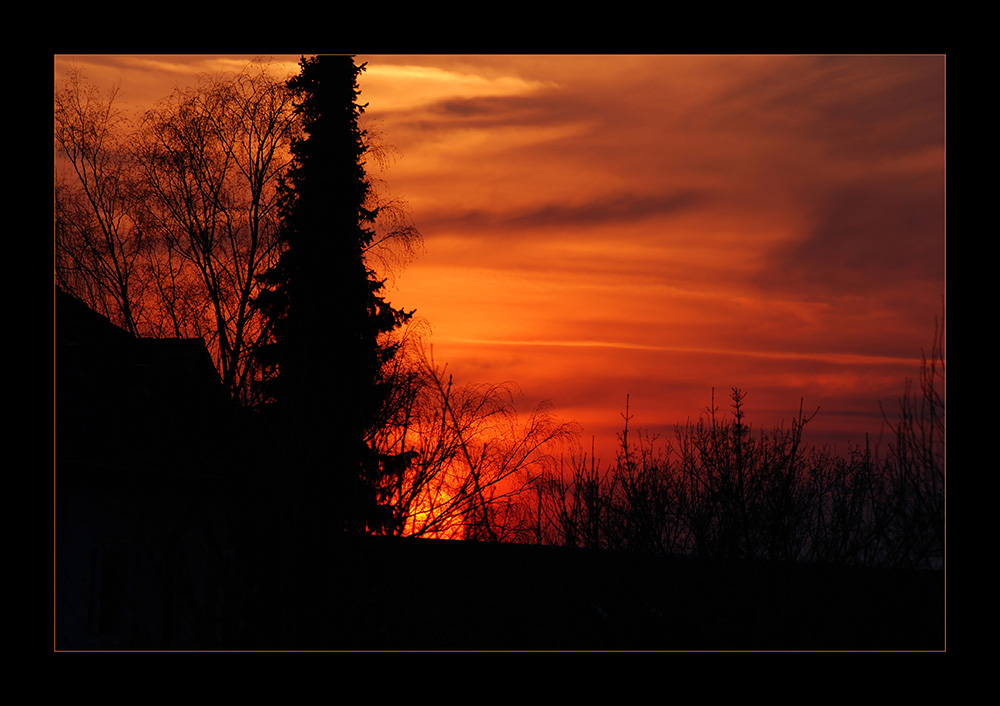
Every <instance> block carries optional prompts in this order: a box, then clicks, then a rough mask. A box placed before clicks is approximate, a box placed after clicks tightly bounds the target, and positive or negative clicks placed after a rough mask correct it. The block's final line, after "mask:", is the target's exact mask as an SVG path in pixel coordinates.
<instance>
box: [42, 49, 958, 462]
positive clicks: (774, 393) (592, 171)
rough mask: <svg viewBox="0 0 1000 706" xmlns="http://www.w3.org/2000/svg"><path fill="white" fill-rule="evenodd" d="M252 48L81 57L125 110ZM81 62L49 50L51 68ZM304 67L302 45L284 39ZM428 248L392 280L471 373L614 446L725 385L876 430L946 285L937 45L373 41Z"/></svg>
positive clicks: (372, 65) (853, 437) (810, 433)
mask: <svg viewBox="0 0 1000 706" xmlns="http://www.w3.org/2000/svg"><path fill="white" fill-rule="evenodd" d="M250 58H251V57H248V56H237V57H216V56H212V57H209V56H140V57H137V56H128V57H127V56H78V57H73V62H74V63H75V64H76V65H77V66H79V67H80V68H83V69H84V71H85V72H86V74H87V76H88V78H89V79H90V80H91V81H93V82H97V83H101V84H110V83H112V82H114V81H121V98H122V99H123V100H125V101H127V102H128V104H129V105H130V106H132V107H137V106H142V105H145V104H148V103H149V102H151V101H152V100H155V99H157V98H160V97H163V96H165V95H166V94H167V93H169V91H170V89H171V87H172V86H173V85H174V84H175V83H178V84H180V85H186V84H188V83H190V82H192V80H193V78H194V76H195V74H196V73H197V72H199V71H206V70H207V71H213V72H214V71H219V70H224V69H226V68H232V69H239V68H241V67H242V66H243V65H244V64H245V63H246V62H247V60H248V59H250ZM68 59H69V57H56V62H55V68H56V77H57V78H59V76H60V75H61V72H62V71H63V70H64V68H65V67H66V66H67V65H68V63H69V62H68ZM275 59H276V60H277V61H279V62H287V63H282V64H281V65H282V66H285V67H286V69H287V71H289V72H291V71H295V70H296V64H297V61H298V56H287V55H283V56H276V57H275ZM358 61H359V63H360V62H361V61H365V62H368V68H367V71H366V72H365V73H364V74H362V77H361V80H360V87H361V91H362V95H361V99H362V102H368V103H369V107H368V112H367V114H366V115H367V117H368V118H370V119H372V120H374V121H378V125H379V129H380V130H381V131H382V132H383V133H384V135H385V139H386V141H387V142H389V143H390V144H392V145H394V146H395V147H397V148H398V149H399V150H400V152H401V155H402V156H401V158H400V159H399V161H397V162H396V163H395V164H394V165H393V166H392V167H391V169H389V171H388V172H386V173H385V174H384V177H385V179H386V180H387V182H388V185H389V187H390V188H391V190H392V193H393V194H394V195H398V196H401V197H403V198H405V199H407V200H408V201H409V204H410V207H411V211H412V217H413V219H414V222H415V224H416V225H417V227H418V228H419V229H420V231H421V232H422V233H423V236H424V241H425V252H424V253H423V254H421V256H420V257H419V258H418V259H416V260H415V261H414V262H412V263H411V264H410V265H409V267H408V268H407V269H406V270H405V271H404V272H403V273H402V275H401V276H400V277H399V278H398V279H397V280H396V281H395V283H394V285H393V288H392V289H391V291H390V294H389V299H390V301H391V302H392V303H393V304H394V305H395V306H399V307H403V308H406V309H411V308H415V309H417V312H418V315H419V316H421V317H424V318H425V319H426V320H427V321H428V322H429V323H430V326H431V328H432V335H431V339H430V340H431V342H432V343H433V345H434V353H435V358H436V359H437V360H438V361H439V362H447V363H448V364H449V371H451V372H453V373H454V374H455V375H456V378H457V379H458V380H460V381H469V382H501V381H504V380H512V381H515V382H516V383H517V384H518V385H519V386H520V388H521V389H522V391H523V393H524V397H523V399H522V400H521V402H520V404H519V406H520V407H521V408H522V409H523V411H525V412H527V411H528V409H529V408H530V407H531V406H532V405H533V404H534V403H535V402H537V401H539V400H541V399H548V400H551V402H552V403H553V404H554V405H555V408H556V411H557V413H558V414H559V415H560V416H561V417H562V418H563V419H564V420H567V421H569V420H575V421H577V422H579V423H581V424H582V425H583V430H584V433H583V437H582V440H584V442H585V446H586V447H587V449H588V450H589V446H590V438H591V436H592V435H593V436H596V445H597V448H598V455H599V456H600V457H601V458H602V459H603V460H606V461H610V460H613V454H614V441H615V434H616V432H617V431H619V430H620V428H621V413H622V412H623V411H624V406H625V399H626V395H628V396H629V398H630V411H631V414H632V415H633V416H634V418H633V421H632V425H633V427H642V428H644V429H650V430H651V431H656V432H661V433H664V434H666V435H669V434H670V433H671V429H672V425H673V423H674V422H683V421H684V420H685V419H687V418H689V417H690V418H696V417H697V416H698V414H699V413H700V412H701V411H702V410H703V409H704V408H705V406H706V405H707V404H708V403H709V401H710V396H711V391H712V388H713V387H714V388H716V390H717V392H716V397H717V402H722V404H723V406H725V402H726V398H727V395H728V390H729V388H730V387H731V386H734V385H738V386H740V387H742V388H743V389H745V390H746V391H747V393H748V396H747V399H746V403H745V404H746V408H747V410H748V413H749V415H750V421H751V422H752V423H753V424H754V425H755V426H760V425H772V424H776V423H779V422H781V421H782V420H783V421H784V422H785V423H786V425H787V424H788V423H789V422H790V420H791V418H792V417H793V416H794V414H795V413H796V412H797V410H798V407H799V399H800V398H805V408H806V410H807V411H811V410H814V409H815V408H816V407H817V406H818V407H820V408H821V409H820V413H819V415H818V416H817V417H816V418H815V419H814V420H813V422H812V423H811V424H810V426H809V427H807V433H806V439H807V441H809V440H811V441H814V442H816V443H827V442H830V443H837V445H838V448H845V447H846V443H847V442H863V441H864V434H865V432H871V433H872V434H873V435H878V433H879V431H880V429H881V421H880V420H881V413H880V411H879V402H880V401H881V402H882V403H883V405H884V406H885V407H886V409H887V410H889V411H892V410H894V409H895V404H896V402H895V400H896V399H897V398H898V396H899V395H900V394H901V393H902V391H903V385H904V379H905V378H906V377H910V378H915V377H916V375H917V373H918V370H919V360H920V354H921V349H922V348H923V349H928V348H929V346H930V345H931V343H932V338H933V333H934V323H935V317H936V316H939V315H940V313H941V297H942V295H943V294H944V291H945V283H944V270H945V266H944V260H945V213H944V200H945V177H944V171H945V170H944V165H945V146H944V121H945V59H944V57H942V56H884V57H876V56H868V57H865V56H860V57H838V56H631V55H630V56H606V55H601V56H523V55H515V56H486V55H482V56H470V57H461V56H452V55H444V56H366V55H361V56H359V57H358Z"/></svg>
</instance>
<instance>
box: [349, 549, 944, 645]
mask: <svg viewBox="0 0 1000 706" xmlns="http://www.w3.org/2000/svg"><path fill="white" fill-rule="evenodd" d="M347 553H348V554H349V555H350V556H349V558H348V559H346V560H345V568H349V570H350V573H351V574H352V575H353V576H354V577H355V580H354V581H352V582H351V583H352V584H353V586H354V587H353V588H351V589H350V590H349V591H348V592H347V593H346V595H345V598H346V600H344V601H343V602H342V603H341V605H342V607H343V613H342V619H343V622H342V624H341V626H340V629H339V630H338V632H339V633H340V634H342V635H343V636H344V637H343V640H342V642H341V644H338V645H332V647H336V648H344V649H422V650H427V649H482V650H497V649H500V650H507V649H520V650H531V649H541V650H594V649H599V650H763V649H775V650H943V649H944V647H945V629H944V628H945V600H944V575H943V573H942V572H897V571H881V570H862V569H850V570H848V569H843V568H839V569H833V568H828V567H819V566H768V565H751V564H746V563H728V564H727V563H720V562H713V561H704V560H698V559H695V558H692V557H652V556H628V555H622V554H615V553H607V552H593V551H586V550H577V549H568V548H560V547H544V546H525V545H506V544H500V545H495V544H481V543H476V544H473V543H465V542H448V541H435V540H391V539H388V540H387V539H379V538H367V539H365V540H362V541H361V542H359V544H358V545H356V547H355V548H354V549H353V550H348V552H347Z"/></svg>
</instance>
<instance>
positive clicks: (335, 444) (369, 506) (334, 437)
mask: <svg viewBox="0 0 1000 706" xmlns="http://www.w3.org/2000/svg"><path fill="white" fill-rule="evenodd" d="M300 66H301V72H300V73H299V74H298V75H297V76H295V77H293V78H292V79H290V81H289V88H290V89H291V91H292V92H293V94H294V96H295V98H296V102H297V107H296V110H297V111H298V112H299V114H300V117H301V119H302V128H303V131H304V133H303V135H302V136H301V138H300V139H298V140H296V141H295V142H294V144H293V148H292V149H293V156H294V160H293V163H292V166H291V168H290V170H289V172H288V174H287V176H286V177H285V180H284V183H283V185H282V193H281V198H282V201H281V209H282V211H281V214H282V224H283V225H282V228H283V232H282V238H283V246H284V249H283V252H282V255H281V257H280V259H279V262H278V264H277V265H276V266H275V267H274V268H273V269H272V270H270V271H269V272H267V273H266V274H265V276H264V277H263V281H264V282H265V283H266V284H267V285H269V289H268V291H267V292H266V293H265V294H264V295H262V296H261V297H259V298H258V305H259V306H260V307H261V309H262V310H263V311H264V312H265V314H266V316H267V319H268V322H269V328H270V344H269V345H268V346H267V347H266V348H265V350H264V354H265V356H266V357H265V359H264V360H263V361H262V362H263V363H264V364H265V365H268V366H269V369H270V370H271V371H272V377H271V378H270V379H269V380H268V382H269V383H270V385H271V389H270V392H269V394H270V397H271V399H272V401H273V409H274V411H275V413H276V416H277V418H278V419H279V420H280V421H281V425H282V429H283V430H284V433H283V438H284V450H283V455H284V459H285V461H286V462H287V464H288V465H289V466H290V468H289V469H288V470H289V472H290V473H291V480H292V482H293V483H295V484H296V486H297V487H298V491H297V492H298V495H297V497H299V498H300V499H301V500H302V501H303V502H304V503H305V504H304V505H303V506H301V511H304V512H306V513H308V514H309V517H310V521H311V522H314V521H321V522H322V523H323V525H324V527H323V529H325V530H330V531H334V532H336V531H341V530H347V531H355V532H371V533H393V532H395V531H397V530H398V527H397V523H396V519H395V517H394V514H393V512H392V508H390V507H389V506H388V504H387V499H388V496H387V493H386V488H388V487H389V486H391V483H392V480H393V478H392V477H391V476H393V474H395V473H399V472H401V471H402V470H403V467H404V466H405V460H404V459H402V458H393V457H387V456H385V455H380V454H377V453H375V452H373V451H372V449H371V446H370V444H369V443H368V439H369V438H370V436H371V434H372V432H373V428H374V427H375V426H376V425H377V424H378V420H379V418H380V410H381V408H382V405H383V404H384V401H385V399H386V397H387V393H388V389H387V386H388V384H389V383H388V381H387V380H386V378H385V376H384V374H383V372H384V364H385V362H386V361H387V360H389V359H390V358H391V357H392V356H393V355H394V353H395V347H394V346H392V345H389V344H387V343H385V342H384V340H383V338H384V336H383V335H384V334H387V333H389V332H391V331H393V330H394V329H396V328H397V327H398V326H400V325H401V324H402V323H404V322H405V321H406V320H407V319H408V318H409V317H410V316H411V315H412V313H413V312H409V313H406V312H403V311H401V310H398V309H394V308H392V307H391V306H390V305H389V304H388V303H386V301H385V299H384V298H383V297H382V296H381V294H380V293H381V291H382V287H383V282H382V281H379V280H378V279H377V278H376V277H375V273H374V272H373V271H372V270H371V269H370V268H369V267H368V266H367V264H366V262H365V257H364V251H365V248H366V247H367V246H368V245H369V244H371V242H372V239H373V237H374V230H373V223H374V220H375V218H376V216H377V211H373V210H369V209H368V208H366V207H365V203H366V199H367V196H368V192H369V182H368V180H367V178H366V175H365V168H364V155H365V152H366V150H367V146H366V141H365V137H366V133H365V131H364V130H362V129H361V128H360V127H359V125H358V119H359V117H360V116H361V115H362V113H363V112H364V109H365V107H366V106H364V105H359V104H358V102H357V97H358V95H359V89H358V84H357V79H358V76H359V74H360V73H361V72H362V71H363V70H364V68H365V65H364V64H362V65H360V66H357V65H356V64H355V63H354V60H353V59H352V58H351V57H349V56H317V57H313V58H303V59H302V61H301V62H300Z"/></svg>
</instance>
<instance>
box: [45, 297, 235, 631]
mask: <svg viewBox="0 0 1000 706" xmlns="http://www.w3.org/2000/svg"><path fill="white" fill-rule="evenodd" d="M55 317H56V326H55V382H54V386H55V469H54V493H55V500H56V507H55V512H56V515H55V553H56V563H55V588H56V602H55V609H56V614H55V621H56V631H55V635H56V648H57V649H91V648H109V649H113V648H144V647H145V648H152V647H158V648H170V647H194V646H198V647H203V646H211V645H213V644H216V642H217V640H216V633H218V632H219V631H220V630H221V628H222V625H221V618H222V612H221V603H220V600H221V599H222V597H223V596H222V581H221V574H220V571H221V564H220V559H221V557H222V550H221V547H222V546H223V540H224V537H225V535H226V533H227V532H228V530H229V525H230V523H231V518H232V503H233V502H234V501H235V498H236V495H237V494H236V493H235V492H233V491H234V485H235V481H236V479H237V478H238V477H239V475H240V468H239V461H238V459H239V458H240V455H239V453H238V445H237V443H236V442H237V439H236V436H235V435H236V434H237V433H238V432H237V429H238V426H239V424H238V422H237V415H238V410H237V409H236V408H235V406H234V405H232V404H230V402H229V400H228V398H227V396H226V395H225V392H224V390H223V389H222V387H221V385H220V383H219V381H218V377H217V375H216V372H215V368H214V366H213V364H212V360H211V358H210V356H209V354H208V351H207V350H206V348H205V345H204V343H203V342H202V341H201V340H200V339H198V340H176V339H175V340H153V339H137V338H135V337H133V336H131V335H130V334H128V333H127V332H125V331H124V330H122V329H120V328H118V327H116V326H114V325H112V324H111V322H110V321H109V320H108V319H106V318H105V317H103V316H101V315H99V314H97V313H96V312H94V311H92V310H90V309H88V308H87V307H86V305H84V304H83V302H81V301H80V300H78V299H76V298H74V297H72V296H71V295H69V294H66V293H65V292H62V291H57V292H56V302H55Z"/></svg>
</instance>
